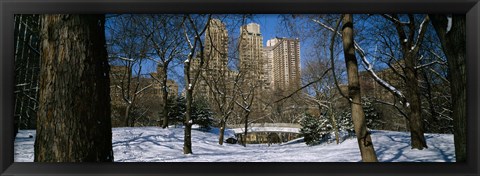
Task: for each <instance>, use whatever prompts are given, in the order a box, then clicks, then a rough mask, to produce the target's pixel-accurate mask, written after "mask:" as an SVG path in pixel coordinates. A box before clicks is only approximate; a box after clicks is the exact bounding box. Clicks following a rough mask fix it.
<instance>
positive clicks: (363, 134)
mask: <svg viewBox="0 0 480 176" xmlns="http://www.w3.org/2000/svg"><path fill="white" fill-rule="evenodd" d="M342 23H343V27H342V41H343V53H344V55H345V63H346V65H347V75H348V94H349V98H350V101H352V102H351V103H350V105H351V107H352V120H353V124H354V128H355V135H356V136H357V141H358V146H359V148H360V153H361V155H362V161H363V162H378V160H377V155H376V153H375V149H374V148H373V143H372V138H371V136H370V133H369V132H367V125H366V121H365V113H364V112H363V107H362V103H361V101H362V99H361V95H360V83H359V78H358V64H357V58H356V57H355V48H354V40H353V16H352V14H345V15H344V17H343V20H342Z"/></svg>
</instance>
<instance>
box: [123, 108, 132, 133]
mask: <svg viewBox="0 0 480 176" xmlns="http://www.w3.org/2000/svg"><path fill="white" fill-rule="evenodd" d="M130 107H132V105H131V104H129V105H127V107H126V108H125V114H124V115H125V121H124V125H125V127H129V126H130Z"/></svg>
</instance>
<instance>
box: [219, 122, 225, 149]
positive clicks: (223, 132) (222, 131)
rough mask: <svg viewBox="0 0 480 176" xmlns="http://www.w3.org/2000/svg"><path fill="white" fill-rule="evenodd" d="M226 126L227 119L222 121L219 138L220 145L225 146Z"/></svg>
mask: <svg viewBox="0 0 480 176" xmlns="http://www.w3.org/2000/svg"><path fill="white" fill-rule="evenodd" d="M225 126H226V122H225V119H222V121H220V135H219V136H218V144H220V145H223V139H224V136H225Z"/></svg>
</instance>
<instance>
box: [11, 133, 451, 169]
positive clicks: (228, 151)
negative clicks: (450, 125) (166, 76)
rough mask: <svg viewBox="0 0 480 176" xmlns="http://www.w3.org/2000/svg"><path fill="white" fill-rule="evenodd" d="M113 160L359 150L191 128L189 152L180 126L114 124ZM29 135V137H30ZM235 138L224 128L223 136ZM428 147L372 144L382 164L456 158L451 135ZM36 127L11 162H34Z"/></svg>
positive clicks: (348, 143) (294, 158) (404, 139)
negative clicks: (239, 139)
mask: <svg viewBox="0 0 480 176" xmlns="http://www.w3.org/2000/svg"><path fill="white" fill-rule="evenodd" d="M112 133H113V134H112V135H113V139H112V142H113V152H114V157H115V162H231V161H234V162H358V161H360V160H361V159H360V152H359V150H358V145H357V142H356V139H355V138H347V139H345V140H344V141H343V142H342V143H340V144H338V145H337V144H335V143H334V142H333V143H324V144H320V145H316V146H307V145H306V144H305V143H304V142H299V141H301V140H297V141H291V142H287V143H283V144H274V145H272V146H270V147H269V146H267V145H266V144H250V145H247V147H243V146H241V145H238V144H226V143H224V145H223V146H222V145H218V129H213V130H211V131H208V132H204V131H200V130H196V129H194V130H192V136H193V137H192V141H193V142H192V146H193V154H189V155H184V154H183V150H182V148H183V129H182V128H168V129H162V128H158V127H141V128H140V127H135V128H114V129H112ZM29 135H31V136H32V138H29ZM231 136H233V131H232V130H227V131H226V135H225V137H226V138H228V137H231ZM425 137H426V139H427V144H428V146H429V148H428V149H424V150H412V149H410V136H409V133H405V132H392V131H372V138H373V143H374V146H375V150H376V153H377V156H378V159H379V161H381V162H455V148H454V144H453V135H451V134H425ZM34 140H35V131H34V130H20V131H19V133H18V135H17V138H16V140H15V162H32V161H33V144H34Z"/></svg>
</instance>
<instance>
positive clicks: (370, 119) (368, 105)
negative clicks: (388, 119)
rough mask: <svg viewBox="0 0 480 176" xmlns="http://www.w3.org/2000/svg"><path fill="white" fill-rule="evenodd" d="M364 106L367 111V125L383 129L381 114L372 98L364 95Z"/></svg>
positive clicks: (371, 127)
mask: <svg viewBox="0 0 480 176" xmlns="http://www.w3.org/2000/svg"><path fill="white" fill-rule="evenodd" d="M362 107H363V111H364V112H365V120H366V121H367V127H368V128H370V129H383V124H384V123H385V122H383V121H382V119H381V118H380V115H379V113H378V111H377V109H376V108H375V106H374V104H373V103H372V100H371V99H370V98H367V97H362Z"/></svg>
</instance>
